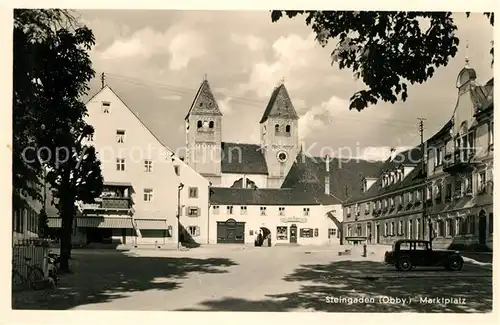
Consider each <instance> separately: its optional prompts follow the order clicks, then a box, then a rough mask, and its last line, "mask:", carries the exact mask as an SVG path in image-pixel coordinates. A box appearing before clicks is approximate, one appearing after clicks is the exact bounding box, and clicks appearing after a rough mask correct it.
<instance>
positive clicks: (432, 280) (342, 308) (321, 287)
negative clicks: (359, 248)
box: [183, 261, 493, 313]
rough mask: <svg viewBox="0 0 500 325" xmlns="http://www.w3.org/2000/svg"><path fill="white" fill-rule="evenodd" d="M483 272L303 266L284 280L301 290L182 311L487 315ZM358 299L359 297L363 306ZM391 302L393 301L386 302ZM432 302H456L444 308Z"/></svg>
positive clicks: (356, 264)
mask: <svg viewBox="0 0 500 325" xmlns="http://www.w3.org/2000/svg"><path fill="white" fill-rule="evenodd" d="M429 271H430V272H429ZM482 272H484V275H482V276H473V273H470V276H468V277H465V276H464V275H466V274H467V273H456V272H447V271H442V270H436V269H434V270H430V269H422V270H421V271H420V272H419V271H417V270H415V271H414V274H413V275H414V276H412V277H407V276H402V275H401V273H400V272H397V271H395V270H392V269H390V268H387V267H385V266H384V265H383V264H382V263H379V262H371V261H339V262H334V263H330V264H323V265H319V264H315V265H302V266H301V267H300V268H297V269H295V270H294V271H293V272H292V273H291V274H289V275H287V276H285V277H284V279H283V280H284V281H287V282H300V283H301V285H300V288H299V290H298V291H296V292H290V293H283V294H274V293H269V294H266V297H268V299H264V300H262V299H261V300H258V301H254V300H245V299H236V298H230V297H225V298H222V299H219V300H210V301H204V302H202V303H200V306H201V307H199V308H191V309H183V310H191V311H196V310H198V311H267V312H269V311H275V312H279V311H291V310H299V311H300V310H308V311H323V312H427V313H428V312H439V313H446V312H450V313H465V312H488V311H491V310H492V302H493V298H492V290H493V287H492V277H491V272H489V271H487V270H482ZM488 272H489V273H488ZM409 273H412V272H409ZM437 273H440V274H438V275H439V276H435V274H437ZM416 274H418V276H417V275H416ZM441 275H442V276H441ZM382 297H386V298H382ZM355 298H357V299H358V301H356V300H355ZM360 298H363V299H362V301H361V302H360V301H359V299H360ZM390 298H392V299H393V301H390V300H389V299H390ZM396 298H399V299H400V300H401V299H406V302H404V303H403V302H402V301H399V302H398V301H395V299H396ZM410 298H411V302H410V300H409V299H410ZM432 298H455V299H457V300H456V301H454V302H452V303H448V304H446V303H444V301H438V300H432ZM382 299H385V300H382Z"/></svg>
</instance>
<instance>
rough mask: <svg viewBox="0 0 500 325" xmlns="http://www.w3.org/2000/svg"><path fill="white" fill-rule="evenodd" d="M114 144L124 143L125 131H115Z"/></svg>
mask: <svg viewBox="0 0 500 325" xmlns="http://www.w3.org/2000/svg"><path fill="white" fill-rule="evenodd" d="M116 142H118V143H124V142H125V130H116Z"/></svg>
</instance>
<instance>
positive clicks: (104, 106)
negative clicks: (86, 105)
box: [102, 102, 111, 113]
mask: <svg viewBox="0 0 500 325" xmlns="http://www.w3.org/2000/svg"><path fill="white" fill-rule="evenodd" d="M110 107H111V103H110V102H102V112H103V113H109V109H110Z"/></svg>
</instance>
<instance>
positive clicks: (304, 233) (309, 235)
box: [300, 228, 314, 238]
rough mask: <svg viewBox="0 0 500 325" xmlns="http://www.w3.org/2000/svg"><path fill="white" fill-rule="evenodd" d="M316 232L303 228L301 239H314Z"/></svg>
mask: <svg viewBox="0 0 500 325" xmlns="http://www.w3.org/2000/svg"><path fill="white" fill-rule="evenodd" d="M313 235H314V230H313V229H312V228H301V229H300V237H301V238H313Z"/></svg>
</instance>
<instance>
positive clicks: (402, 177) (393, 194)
mask: <svg viewBox="0 0 500 325" xmlns="http://www.w3.org/2000/svg"><path fill="white" fill-rule="evenodd" d="M421 160H422V151H421V150H420V148H414V149H411V150H407V151H404V152H401V153H399V154H393V155H391V157H390V158H389V159H387V160H386V161H385V162H384V164H383V165H382V167H381V168H380V170H379V172H378V175H377V177H371V178H368V177H366V178H364V179H363V180H362V182H360V184H359V186H360V187H361V188H362V192H361V193H359V194H358V195H354V196H352V197H351V198H349V199H348V200H347V201H346V202H344V205H343V210H344V225H343V226H344V230H343V234H344V239H347V240H349V237H366V239H367V240H368V242H369V243H375V244H391V243H392V242H393V241H395V240H397V239H400V238H415V239H423V238H424V236H425V235H426V227H425V220H424V218H423V204H422V203H423V201H422V200H423V197H422V195H423V186H424V183H425V177H424V175H423V173H422V164H421Z"/></svg>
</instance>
